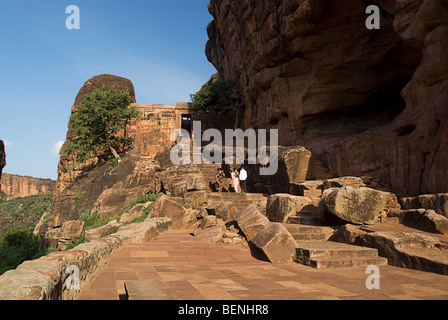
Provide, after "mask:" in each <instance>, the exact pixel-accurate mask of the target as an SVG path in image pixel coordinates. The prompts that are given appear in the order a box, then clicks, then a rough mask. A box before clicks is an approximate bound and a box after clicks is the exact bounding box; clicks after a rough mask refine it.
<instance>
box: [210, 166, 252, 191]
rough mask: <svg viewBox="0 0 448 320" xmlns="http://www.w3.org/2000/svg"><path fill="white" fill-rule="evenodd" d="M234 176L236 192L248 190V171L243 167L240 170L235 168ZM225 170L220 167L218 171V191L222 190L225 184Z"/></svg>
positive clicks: (232, 173)
mask: <svg viewBox="0 0 448 320" xmlns="http://www.w3.org/2000/svg"><path fill="white" fill-rule="evenodd" d="M230 176H231V178H232V186H233V189H234V190H235V192H238V193H240V192H246V191H247V190H246V180H247V171H246V170H245V169H244V168H243V167H241V168H240V170H239V171H238V169H236V168H235V169H234V170H233V171H232V172H231V174H230ZM224 177H225V174H224V170H222V169H218V173H217V174H216V186H217V190H218V191H222V188H223V186H224Z"/></svg>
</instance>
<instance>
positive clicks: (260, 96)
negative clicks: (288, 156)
mask: <svg viewBox="0 0 448 320" xmlns="http://www.w3.org/2000/svg"><path fill="white" fill-rule="evenodd" d="M372 2H373V3H374V4H377V5H378V6H380V8H381V10H382V15H381V29H380V30H367V29H366V27H365V21H366V19H367V15H366V14H365V10H366V6H367V4H366V1H361V0H354V1H325V0H307V1H287V0H283V1H274V2H273V1H268V0H260V1H249V0H243V1H239V2H235V1H230V0H211V2H210V5H209V11H210V13H211V14H212V15H213V17H214V20H213V21H212V22H211V23H210V24H209V26H208V35H209V42H208V43H207V47H206V53H207V57H208V59H209V61H211V62H212V63H213V65H214V66H215V67H216V69H217V70H218V72H219V75H220V77H221V78H223V79H229V80H233V81H235V82H236V83H237V84H238V86H239V88H240V89H241V91H242V98H243V100H244V103H245V106H246V109H245V111H244V121H243V122H244V127H245V128H267V129H269V128H275V129H278V130H279V143H280V145H285V146H291V145H301V146H304V147H306V149H308V150H309V151H311V152H312V154H313V156H314V157H315V158H317V159H319V160H320V161H322V162H324V163H326V164H327V167H328V168H329V169H330V173H331V175H332V176H334V177H339V176H350V175H352V176H358V177H360V176H364V175H371V176H375V177H378V178H380V181H381V182H382V183H383V184H385V185H387V186H388V187H391V188H392V190H393V191H394V192H396V193H399V194H400V195H406V194H409V195H418V194H422V193H436V192H447V191H448V167H447V166H446V163H447V162H448V153H447V152H448V151H447V150H448V148H446V145H447V143H448V133H447V130H448V129H447V128H448V126H447V119H448V114H447V112H446V110H447V101H448V76H447V75H448V56H447V55H446V52H447V50H448V26H447V23H448V22H447V21H448V7H447V4H446V1H445V0H402V1H379V0H378V1H372ZM341 21H344V23H343V24H341ZM283 192H284V191H283Z"/></svg>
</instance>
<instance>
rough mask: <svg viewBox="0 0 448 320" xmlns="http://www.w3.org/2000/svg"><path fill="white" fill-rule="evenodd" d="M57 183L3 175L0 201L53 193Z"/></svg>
mask: <svg viewBox="0 0 448 320" xmlns="http://www.w3.org/2000/svg"><path fill="white" fill-rule="evenodd" d="M55 188H56V181H54V180H51V179H41V178H34V177H28V176H19V175H16V174H8V173H3V174H2V176H1V186H0V191H1V192H0V199H2V200H12V199H16V198H23V197H29V196H36V195H43V194H47V193H53V192H54V190H55Z"/></svg>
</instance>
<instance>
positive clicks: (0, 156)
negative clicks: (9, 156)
mask: <svg viewBox="0 0 448 320" xmlns="http://www.w3.org/2000/svg"><path fill="white" fill-rule="evenodd" d="M5 166H6V153H5V144H4V143H3V140H0V181H1V179H2V171H3V168H4V167H5ZM0 186H1V183H0Z"/></svg>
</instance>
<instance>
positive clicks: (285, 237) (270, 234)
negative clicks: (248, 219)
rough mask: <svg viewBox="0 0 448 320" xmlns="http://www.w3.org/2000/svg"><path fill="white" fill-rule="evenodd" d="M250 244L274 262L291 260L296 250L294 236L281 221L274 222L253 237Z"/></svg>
mask: <svg viewBox="0 0 448 320" xmlns="http://www.w3.org/2000/svg"><path fill="white" fill-rule="evenodd" d="M250 244H251V245H253V246H254V247H255V248H257V249H258V250H259V251H261V252H263V254H264V255H265V256H266V258H267V259H268V260H269V261H270V262H272V263H284V262H291V261H292V260H293V257H294V254H295V250H296V242H295V240H294V238H293V237H292V235H291V234H290V233H289V231H288V230H287V229H286V228H285V227H284V226H283V225H282V224H280V223H272V224H271V225H270V226H269V227H267V228H266V229H264V230H262V231H261V232H260V233H258V234H257V235H256V236H255V237H254V238H252V239H251V240H250Z"/></svg>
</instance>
